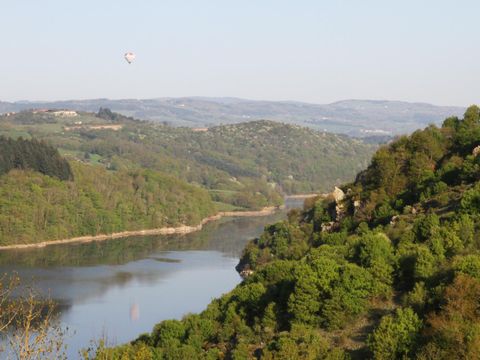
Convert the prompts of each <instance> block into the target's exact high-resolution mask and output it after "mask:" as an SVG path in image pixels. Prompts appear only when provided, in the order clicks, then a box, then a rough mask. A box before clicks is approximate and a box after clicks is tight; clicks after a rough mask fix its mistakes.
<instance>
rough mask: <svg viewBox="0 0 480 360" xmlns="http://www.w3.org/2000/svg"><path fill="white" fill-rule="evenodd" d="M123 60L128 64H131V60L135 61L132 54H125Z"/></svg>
mask: <svg viewBox="0 0 480 360" xmlns="http://www.w3.org/2000/svg"><path fill="white" fill-rule="evenodd" d="M124 57H125V60H127V62H128V63H129V64H131V63H132V62H133V60H135V54H134V53H133V52H127V53H125V56H124Z"/></svg>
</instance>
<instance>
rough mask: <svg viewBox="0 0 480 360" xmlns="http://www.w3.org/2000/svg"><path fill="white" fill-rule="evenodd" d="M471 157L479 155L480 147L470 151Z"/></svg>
mask: <svg viewBox="0 0 480 360" xmlns="http://www.w3.org/2000/svg"><path fill="white" fill-rule="evenodd" d="M472 155H473V156H475V157H477V156H478V155H480V145H479V146H477V147H475V148H474V149H473V151H472Z"/></svg>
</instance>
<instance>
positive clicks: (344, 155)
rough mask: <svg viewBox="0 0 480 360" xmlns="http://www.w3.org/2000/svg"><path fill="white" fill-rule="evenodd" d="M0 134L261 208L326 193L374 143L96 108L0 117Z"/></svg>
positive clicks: (265, 125) (294, 128) (270, 126)
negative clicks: (180, 123)
mask: <svg viewBox="0 0 480 360" xmlns="http://www.w3.org/2000/svg"><path fill="white" fill-rule="evenodd" d="M0 135H4V136H7V137H13V138H17V137H19V136H22V137H23V138H37V139H40V140H44V141H47V142H48V143H50V144H52V145H53V146H55V147H57V148H59V150H60V152H61V153H62V154H66V155H68V156H69V157H73V158H75V159H76V160H79V161H82V162H88V163H92V164H95V165H101V166H104V167H106V168H108V169H110V170H115V169H136V168H138V167H140V168H147V169H153V170H156V171H161V172H164V173H168V174H170V175H173V176H175V177H177V178H180V179H182V180H185V181H187V182H189V183H194V184H197V185H199V186H202V187H204V188H206V189H208V190H209V191H210V193H211V195H212V198H213V199H214V200H215V201H217V202H220V203H226V204H231V205H234V206H238V207H242V208H259V207H263V206H266V205H268V204H272V203H277V202H278V201H280V202H281V198H279V197H278V195H275V194H276V193H277V192H280V193H281V192H285V193H287V194H298V193H304V192H317V191H320V192H324V191H328V190H330V189H331V188H332V187H333V186H334V185H336V184H340V183H342V182H344V181H348V180H353V177H354V175H355V174H356V173H357V172H358V171H360V170H362V169H364V168H366V167H367V165H368V160H369V159H370V156H371V154H372V153H373V151H374V146H372V145H367V144H364V143H363V142H362V141H360V140H358V139H352V138H349V137H348V136H345V135H337V134H330V133H325V132H320V131H315V130H312V129H309V128H305V127H300V126H298V125H290V124H284V123H279V122H273V121H266V120H262V121H250V122H246V123H241V124H232V125H222V126H214V127H211V128H209V129H206V128H189V127H172V126H166V125H164V124H161V123H160V124H159V123H152V122H148V121H139V120H134V119H133V118H127V117H125V116H122V115H118V114H116V113H112V112H111V111H110V110H108V109H102V110H101V111H99V112H98V113H96V114H95V113H88V112H81V111H79V112H78V113H76V112H73V113H72V112H71V111H40V110H39V111H22V112H19V113H16V114H14V115H3V116H1V115H0Z"/></svg>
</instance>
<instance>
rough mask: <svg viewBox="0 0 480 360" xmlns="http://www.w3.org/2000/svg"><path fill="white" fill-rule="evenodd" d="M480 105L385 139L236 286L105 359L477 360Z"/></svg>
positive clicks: (278, 229)
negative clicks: (391, 139) (354, 175)
mask: <svg viewBox="0 0 480 360" xmlns="http://www.w3.org/2000/svg"><path fill="white" fill-rule="evenodd" d="M479 113H480V112H479V109H478V107H476V106H472V107H470V108H469V109H468V110H467V112H466V113H465V116H464V118H463V119H457V118H450V119H447V120H446V121H445V122H444V124H443V126H442V127H441V128H437V127H435V126H430V127H428V128H426V129H425V130H422V131H417V132H415V133H414V134H413V135H411V136H409V137H402V138H400V139H398V140H397V141H395V142H394V143H392V144H390V145H388V146H386V147H384V148H382V149H380V150H379V151H378V152H377V153H376V154H375V155H374V158H373V160H372V164H371V165H370V166H369V168H368V169H367V170H366V171H365V172H363V173H361V174H360V175H359V176H358V178H357V180H356V181H355V182H354V183H352V184H349V185H346V186H344V187H342V189H343V191H344V196H342V194H341V193H340V191H336V193H335V194H333V195H334V196H331V197H327V198H325V199H321V198H317V199H312V200H310V201H308V202H307V203H306V204H305V209H304V210H303V211H299V210H298V211H292V212H290V214H289V217H288V220H286V221H283V222H280V223H277V224H274V225H271V226H269V227H267V228H266V229H265V232H264V233H263V235H262V236H261V237H260V238H258V239H255V240H253V241H251V242H250V243H249V245H248V246H247V248H246V249H245V251H244V254H243V257H242V259H241V262H240V265H239V270H242V272H243V274H244V275H245V276H247V277H246V279H245V280H244V281H243V282H242V283H241V284H240V285H238V286H237V287H236V288H235V289H234V290H233V291H231V292H230V293H228V294H226V295H224V296H222V297H221V298H220V299H217V300H214V301H213V302H212V303H211V304H210V305H209V306H208V307H207V309H206V310H205V311H204V312H202V313H201V314H199V315H187V316H186V317H185V318H184V319H182V320H167V321H163V322H161V323H160V324H158V325H157V326H155V328H154V329H153V331H152V333H151V334H146V335H142V336H140V337H139V338H138V339H137V340H135V341H133V342H132V343H131V344H127V345H123V346H120V347H116V348H112V349H105V348H100V349H98V351H97V358H104V356H112V357H114V358H135V359H141V358H142V359H143V358H153V359H255V358H261V359H348V358H353V359H365V358H372V359H424V360H426V359H432V360H433V359H445V360H447V359H476V358H478V354H480V331H479V328H480V315H479V312H478V309H479V307H480V182H479V180H480V179H479V174H480V171H479V168H478V166H479V162H480V160H479V159H480V154H479V152H480V150H479V148H478V146H479V145H480V114H479Z"/></svg>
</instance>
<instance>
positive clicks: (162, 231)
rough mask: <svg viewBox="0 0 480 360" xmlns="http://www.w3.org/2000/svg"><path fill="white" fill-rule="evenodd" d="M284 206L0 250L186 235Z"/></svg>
mask: <svg viewBox="0 0 480 360" xmlns="http://www.w3.org/2000/svg"><path fill="white" fill-rule="evenodd" d="M282 208H283V205H282V206H268V207H264V208H263V209H262V210H256V211H222V212H219V213H217V214H216V215H212V216H209V217H207V218H205V219H203V220H202V221H201V222H200V224H198V225H181V226H177V227H162V228H156V229H143V230H131V231H122V232H118V233H112V234H99V235H86V236H78V237H73V238H68V239H60V240H47V241H42V242H39V243H31V244H13V245H3V246H0V251H2V250H18V249H33V248H43V247H46V246H49V245H60V244H72V243H87V242H93V241H105V240H113V239H120V238H124V237H129V236H149V235H185V234H190V233H192V232H195V231H199V230H201V229H202V228H203V226H204V225H205V224H207V223H209V222H211V221H216V220H220V219H221V218H223V217H253V216H268V215H271V214H273V213H274V212H275V211H277V210H279V209H282Z"/></svg>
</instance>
